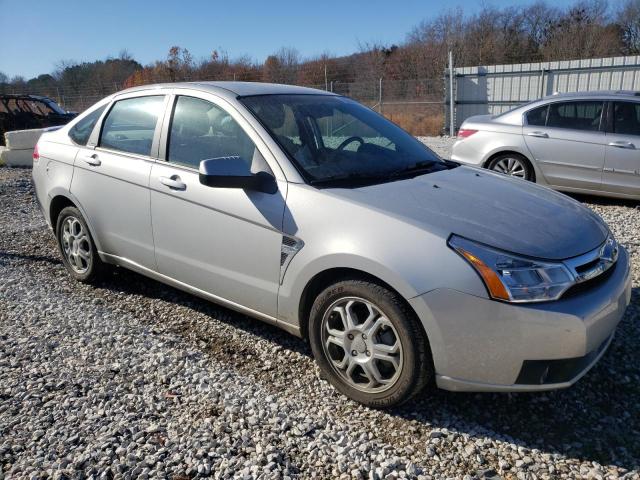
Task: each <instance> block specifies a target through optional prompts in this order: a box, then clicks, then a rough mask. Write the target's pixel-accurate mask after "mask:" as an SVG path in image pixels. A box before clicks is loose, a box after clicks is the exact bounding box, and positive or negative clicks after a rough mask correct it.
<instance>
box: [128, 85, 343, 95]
mask: <svg viewBox="0 0 640 480" xmlns="http://www.w3.org/2000/svg"><path fill="white" fill-rule="evenodd" d="M165 88H186V89H191V90H200V91H205V92H206V91H208V92H214V93H218V94H226V95H229V94H231V95H233V96H235V97H244V96H250V95H277V94H284V95H286V94H298V95H300V94H303V95H304V94H306V95H335V94H333V93H331V92H327V91H324V90H318V89H316V88H308V87H298V86H296V85H283V84H279V83H263V82H224V81H220V82H218V81H216V82H176V83H157V84H152V85H143V86H140V87H133V88H129V89H127V90H123V91H121V92H118V93H117V95H120V94H123V93H130V92H136V91H143V90H153V89H165Z"/></svg>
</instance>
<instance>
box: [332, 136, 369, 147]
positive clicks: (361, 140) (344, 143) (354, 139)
mask: <svg viewBox="0 0 640 480" xmlns="http://www.w3.org/2000/svg"><path fill="white" fill-rule="evenodd" d="M352 142H359V143H360V145H364V139H363V138H362V137H349V138H347V139H346V140H345V141H344V142H342V143H341V144H340V145H338V148H336V150H344V149H345V147H346V146H347V145H349V144H350V143H352Z"/></svg>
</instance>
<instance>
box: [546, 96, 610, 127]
mask: <svg viewBox="0 0 640 480" xmlns="http://www.w3.org/2000/svg"><path fill="white" fill-rule="evenodd" d="M602 107H603V103H602V102H598V101H595V102H594V101H588V102H558V103H552V104H550V105H549V115H548V116H547V127H556V128H570V129H573V130H591V131H593V130H598V129H599V128H600V117H601V116H602V110H603V108H602Z"/></svg>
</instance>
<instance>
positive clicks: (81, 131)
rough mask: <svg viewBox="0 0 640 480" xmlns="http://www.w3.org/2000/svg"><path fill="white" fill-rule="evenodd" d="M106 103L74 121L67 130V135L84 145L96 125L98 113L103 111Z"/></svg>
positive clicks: (100, 113)
mask: <svg viewBox="0 0 640 480" xmlns="http://www.w3.org/2000/svg"><path fill="white" fill-rule="evenodd" d="M106 107H107V106H106V105H103V106H102V107H100V108H96V109H95V110H94V111H93V112H91V113H89V114H88V115H87V116H86V117H84V118H83V119H82V120H80V121H79V122H78V123H76V124H75V125H74V126H73V127H72V128H71V130H69V136H70V137H71V140H73V141H74V142H75V143H77V144H78V145H86V144H87V142H88V141H89V137H90V136H91V132H93V128H94V127H95V126H96V123H97V122H98V119H99V118H100V115H102V112H104V109H105V108H106Z"/></svg>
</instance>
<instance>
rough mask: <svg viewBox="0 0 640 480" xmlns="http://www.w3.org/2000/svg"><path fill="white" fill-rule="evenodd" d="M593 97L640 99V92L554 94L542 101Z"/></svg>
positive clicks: (615, 91) (596, 91) (606, 91)
mask: <svg viewBox="0 0 640 480" xmlns="http://www.w3.org/2000/svg"><path fill="white" fill-rule="evenodd" d="M591 97H598V98H600V97H613V98H619V97H640V92H636V91H634V90H594V91H589V92H568V93H554V94H553V95H547V96H546V97H544V98H543V99H542V100H553V99H557V98H572V99H573V98H591Z"/></svg>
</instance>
